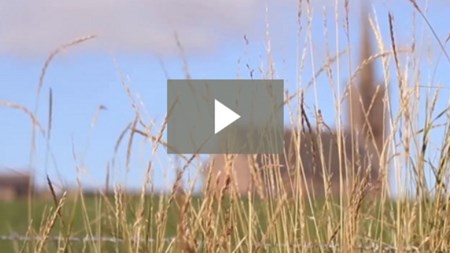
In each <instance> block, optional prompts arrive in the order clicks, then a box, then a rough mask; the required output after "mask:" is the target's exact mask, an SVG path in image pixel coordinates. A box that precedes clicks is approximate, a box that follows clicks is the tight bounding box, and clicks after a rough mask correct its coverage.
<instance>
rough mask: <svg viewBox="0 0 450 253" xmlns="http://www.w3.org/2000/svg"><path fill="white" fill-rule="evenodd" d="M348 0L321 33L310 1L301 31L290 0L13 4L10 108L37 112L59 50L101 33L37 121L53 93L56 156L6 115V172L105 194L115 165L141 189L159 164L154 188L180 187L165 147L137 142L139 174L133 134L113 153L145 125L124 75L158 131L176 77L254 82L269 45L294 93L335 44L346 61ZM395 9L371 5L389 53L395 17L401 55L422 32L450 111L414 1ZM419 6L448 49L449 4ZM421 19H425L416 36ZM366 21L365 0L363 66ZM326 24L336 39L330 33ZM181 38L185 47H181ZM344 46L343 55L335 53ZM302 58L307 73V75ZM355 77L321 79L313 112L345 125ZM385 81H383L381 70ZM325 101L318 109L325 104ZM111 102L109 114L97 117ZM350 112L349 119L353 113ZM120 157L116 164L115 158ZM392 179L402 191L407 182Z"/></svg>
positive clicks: (2, 133)
mask: <svg viewBox="0 0 450 253" xmlns="http://www.w3.org/2000/svg"><path fill="white" fill-rule="evenodd" d="M337 2H338V4H339V6H340V7H339V8H340V9H339V11H338V14H339V18H338V22H337V24H336V22H335V16H334V15H335V11H334V10H335V8H334V4H335V1H325V0H322V1H316V2H315V3H314V5H313V9H312V15H313V18H312V24H311V26H312V28H311V31H312V33H309V32H308V27H307V26H308V22H307V20H308V17H307V15H308V14H307V13H308V10H307V9H306V4H305V3H304V4H303V7H302V8H301V9H302V17H301V22H300V25H301V30H300V31H299V22H298V21H297V13H298V6H297V1H291V0H283V1H271V0H267V1H256V0H245V1H238V0H230V1H224V0H223V1H217V2H216V3H215V4H211V2H209V1H208V2H206V1H200V0H189V1H179V0H173V1H158V0H154V1H149V2H144V1H130V3H128V2H127V3H126V4H125V2H121V1H118V0H117V1H111V2H109V1H108V2H106V1H98V2H96V3H95V4H92V3H91V2H90V1H77V2H73V3H54V2H51V1H43V0H41V1H36V3H33V4H28V2H27V4H24V3H21V2H20V1H16V2H9V1H8V2H6V1H5V2H2V3H0V20H1V22H0V23H1V24H0V38H1V39H0V101H12V102H15V103H19V104H21V105H23V106H26V107H27V108H29V109H30V110H31V111H34V108H35V103H36V100H37V98H36V90H37V86H38V80H39V75H40V71H41V69H42V66H43V63H44V61H45V59H46V57H47V55H48V54H49V52H51V51H52V50H53V49H55V48H57V47H58V46H60V45H62V44H65V43H67V42H69V41H71V40H73V39H75V38H77V37H80V36H83V35H91V34H94V35H97V38H95V39H93V40H91V41H86V42H85V43H83V44H80V45H77V46H74V47H73V48H70V49H68V50H67V51H65V52H63V53H61V54H60V55H58V56H57V57H56V58H55V59H54V61H52V63H51V65H50V67H49V68H48V72H47V75H46V79H45V83H44V86H43V89H42V92H41V95H40V99H39V110H38V111H37V115H36V116H37V117H38V119H39V121H40V123H41V124H42V125H43V126H44V128H46V127H47V121H48V117H47V111H48V92H49V89H50V88H51V89H52V91H53V122H52V132H51V139H50V144H49V147H50V149H47V144H46V139H45V138H43V137H42V136H38V137H37V138H36V140H37V145H36V147H37V149H36V151H35V152H33V153H32V152H31V149H30V147H31V122H30V120H29V118H28V117H27V116H26V115H25V114H24V113H21V112H19V111H17V110H13V109H11V108H7V107H0V118H1V119H2V121H1V124H0V168H1V167H3V168H4V169H3V170H6V171H8V170H18V171H21V170H25V169H27V168H33V169H34V170H35V175H36V180H37V182H38V184H39V185H44V182H45V181H44V180H45V175H46V174H49V176H50V177H51V178H52V179H53V180H54V181H55V182H56V183H57V185H58V186H60V187H64V186H75V185H76V184H77V178H78V179H79V180H80V182H81V183H82V185H83V186H85V187H103V186H104V184H105V178H106V171H107V169H106V168H107V166H109V167H110V175H111V181H112V182H113V183H118V184H123V185H125V186H127V187H130V188H134V189H138V188H139V187H140V186H142V184H143V182H144V175H145V171H146V169H147V164H148V161H149V160H151V161H152V163H153V165H154V171H153V174H152V175H153V180H152V181H153V184H154V186H155V188H157V189H169V188H170V183H171V182H172V180H173V175H174V171H175V167H176V164H177V159H176V157H175V156H169V155H167V154H165V150H164V149H163V148H160V150H159V151H158V152H157V153H156V154H152V146H151V144H150V143H149V142H148V141H146V140H144V139H142V138H140V137H137V138H136V139H135V142H134V145H133V149H132V150H133V152H132V159H131V163H130V166H129V167H127V166H126V164H125V161H126V149H127V141H128V137H126V138H125V141H124V142H123V143H122V145H121V146H120V148H119V150H118V152H117V154H116V155H115V153H114V147H115V144H116V141H117V139H118V137H119V135H120V133H121V131H122V130H123V129H124V128H125V126H126V125H127V124H129V123H130V122H131V121H133V119H134V111H133V108H132V103H131V100H130V97H128V96H127V93H126V91H125V89H124V87H123V85H122V84H121V79H124V80H125V81H126V83H127V85H128V86H129V87H130V89H131V92H132V97H133V98H134V100H135V101H136V102H138V103H139V110H140V112H141V114H142V115H143V117H144V121H145V122H146V124H147V125H149V126H153V127H152V129H151V131H152V133H153V134H157V133H158V130H159V128H160V127H161V124H162V122H163V119H164V116H165V113H166V80H167V78H172V79H177V78H185V77H186V67H185V66H186V64H185V63H187V67H188V72H189V74H190V76H191V77H192V78H196V79H203V78H205V79H234V78H244V79H247V78H250V69H251V70H253V71H254V72H253V73H254V74H253V77H254V78H267V77H269V75H268V69H269V66H268V62H269V55H268V48H269V46H268V41H270V49H271V50H270V53H271V54H272V56H271V57H272V62H273V63H274V67H275V75H274V76H273V77H274V78H280V79H284V80H285V86H286V89H287V90H289V92H291V93H292V92H294V91H295V90H296V89H297V87H302V88H304V87H305V86H306V83H308V82H309V80H310V79H311V77H312V73H314V72H315V71H317V70H318V69H319V68H320V67H321V66H322V65H323V64H324V63H325V59H326V53H327V47H328V48H329V51H330V54H331V55H335V54H336V52H337V51H340V50H343V49H345V47H346V46H347V41H346V38H345V35H344V33H343V31H344V22H343V21H344V19H343V17H344V16H343V15H344V12H343V11H342V8H343V7H342V6H343V1H337ZM392 2H393V1H387V0H386V1H372V2H370V4H369V6H370V14H371V16H372V17H374V18H375V21H376V22H378V25H379V26H380V29H381V32H382V39H383V41H384V42H385V43H386V46H389V45H390V39H389V28H388V18H387V16H388V15H387V13H388V12H391V13H392V14H393V16H394V18H395V20H394V22H395V27H394V29H395V31H396V40H397V41H398V45H399V47H402V48H405V47H407V46H410V43H411V39H412V36H413V34H415V36H416V37H417V45H416V46H417V48H418V50H417V54H416V55H415V57H417V59H418V60H420V64H418V65H417V68H418V69H420V78H419V80H420V82H421V83H423V85H424V86H430V85H431V86H437V85H441V86H442V87H444V88H443V89H442V90H441V92H440V97H439V99H438V102H437V108H438V109H437V110H436V111H442V110H443V109H444V108H445V107H446V106H447V105H448V100H449V99H448V98H449V95H450V92H449V90H448V89H449V87H450V85H449V84H448V80H449V74H448V71H447V69H448V68H449V67H450V64H449V62H448V61H447V60H445V58H444V57H442V56H439V55H440V54H441V52H442V51H441V50H440V49H439V47H438V44H437V42H436V40H435V39H434V38H433V37H432V35H431V32H430V30H429V29H428V27H427V26H426V25H425V23H424V22H423V19H422V18H421V17H420V16H418V15H417V13H416V12H415V11H414V9H413V8H412V6H411V4H410V3H409V1H396V2H395V3H392ZM25 6H27V7H25ZM420 6H421V7H423V8H424V9H425V6H428V7H427V8H428V9H427V12H426V15H427V17H428V18H429V20H430V22H431V24H432V25H433V27H434V29H435V30H436V33H437V34H438V36H439V38H440V39H441V40H442V41H444V40H445V39H446V38H447V37H448V34H449V32H450V22H449V21H450V18H449V17H448V13H449V12H448V11H450V7H448V6H446V4H445V3H444V1H432V2H430V3H428V4H427V3H426V2H424V3H422V2H421V3H420ZM413 13H416V17H415V23H416V27H415V30H414V28H413V23H414V22H413V21H414V17H413V16H414V15H413ZM360 15H361V14H360V8H358V4H355V3H352V4H351V18H350V36H351V41H350V45H351V46H352V50H353V51H352V62H353V66H352V68H353V69H354V68H355V67H356V65H357V61H358V59H359V58H358V57H359V56H358V49H359V44H358V42H359V36H360V31H361V28H360V24H361V22H360ZM324 17H326V19H325V20H326V22H327V27H328V28H327V29H328V33H329V34H328V39H327V38H325V36H324V26H323V24H324V22H325V21H324ZM336 28H337V29H338V30H337V31H338V32H337V33H336ZM175 34H176V35H175ZM337 35H338V37H337ZM244 36H245V39H244ZM308 36H310V37H308ZM176 37H177V38H178V41H179V43H180V45H181V47H182V48H180V47H179V46H177V41H176V39H175V38H176ZM337 43H338V44H339V48H338V49H339V50H337V49H336V44H337ZM447 49H448V47H447ZM303 53H304V55H305V58H304V67H303V68H302V69H301V71H299V69H300V67H299V65H300V62H301V60H300V59H301V56H302V54H303ZM413 59H414V58H413V57H407V56H405V55H402V56H401V57H400V60H401V63H402V64H410V65H409V66H412V65H411V64H412V62H413ZM378 64H379V63H378ZM390 64H391V67H390V74H391V78H392V83H394V84H395V85H396V79H395V74H396V71H395V69H394V67H393V61H392V59H391V60H390ZM378 66H380V65H378ZM406 66H408V65H404V68H405V69H406ZM348 73H349V70H348V55H344V56H343V57H342V58H341V61H340V65H339V71H338V66H337V64H335V65H333V76H334V78H333V80H334V81H333V83H330V82H329V79H328V78H327V77H326V76H325V75H321V76H320V77H319V78H318V79H317V80H316V84H317V86H316V88H317V89H316V90H315V89H313V88H310V89H307V90H306V102H307V106H308V107H307V110H308V112H309V114H310V115H311V116H313V110H314V109H320V110H321V111H322V113H323V115H324V118H325V121H326V123H327V124H329V125H331V126H334V125H335V122H336V112H335V109H334V108H335V103H336V101H335V100H334V94H333V90H337V89H339V87H341V90H342V87H343V85H344V84H345V81H346V80H347V79H348ZM379 74H380V80H382V73H381V72H380V73H379ZM395 85H393V86H392V87H391V91H392V96H393V99H392V106H393V111H394V113H397V112H398V110H396V108H398V92H397V89H396V87H395ZM409 85H412V82H411V83H410V84H409ZM427 92H429V93H430V92H431V93H430V94H431V95H432V94H433V93H432V92H434V89H425V88H423V89H421V90H420V94H421V97H420V99H419V103H417V105H418V107H419V108H420V109H419V110H420V111H421V113H420V114H419V119H418V122H419V123H418V126H417V128H416V130H418V129H420V127H421V124H420V123H421V122H422V124H423V118H424V113H423V109H422V108H424V104H425V100H426V97H427V96H428V95H427ZM431 95H429V96H430V97H431ZM316 97H317V98H318V101H315V98H316ZM316 102H317V104H316ZM100 105H103V106H105V107H106V108H107V110H102V111H100V112H99V113H98V114H97V109H98V107H99V106H100ZM293 106H294V107H295V105H293ZM344 109H345V108H344ZM286 112H288V109H286ZM287 114H288V113H287ZM436 114H437V113H436ZM341 116H342V119H343V120H344V119H345V116H344V115H341ZM94 118H96V120H95V122H94ZM288 122H289V120H288V119H286V123H287V124H288ZM444 122H445V121H444ZM443 136H444V135H443V131H442V129H436V130H434V131H433V133H432V142H434V143H436V147H435V149H433V147H432V148H431V150H430V154H429V155H430V162H431V163H436V161H434V160H433V159H436V155H437V154H438V152H437V151H439V149H438V148H439V145H440V144H441V142H442V140H443ZM412 145H413V144H412ZM30 154H33V155H32V156H30ZM52 157H54V159H53V158H52ZM114 157H115V163H113V162H112V161H113V158H114ZM203 158H204V157H203ZM433 161H434V162H433ZM199 162H200V161H196V164H197V165H198V163H199ZM194 170H195V169H192V171H194ZM190 174H191V176H192V175H194V174H195V173H193V172H192V173H190ZM393 174H395V173H393ZM394 177H395V176H393V177H392V178H394ZM391 181H392V182H393V183H392V184H393V185H395V184H396V183H395V182H398V179H397V180H396V179H391Z"/></svg>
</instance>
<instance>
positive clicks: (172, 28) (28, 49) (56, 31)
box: [0, 0, 264, 55]
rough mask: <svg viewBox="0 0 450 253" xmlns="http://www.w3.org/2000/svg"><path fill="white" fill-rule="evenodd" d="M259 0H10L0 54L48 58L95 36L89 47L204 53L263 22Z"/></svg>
mask: <svg viewBox="0 0 450 253" xmlns="http://www.w3.org/2000/svg"><path fill="white" fill-rule="evenodd" d="M263 15H264V2H263V1H259V0H128V1H125V0H96V1H89V0H77V1H54V0H34V1H28V0H14V1H1V2H0V53H3V54H4V53H6V54H18V55H33V54H47V53H48V52H50V51H51V50H53V49H54V48H56V47H58V46H60V45H62V44H64V43H67V42H69V41H71V40H73V39H75V38H77V37H81V36H85V35H97V36H98V37H97V39H96V40H95V42H89V43H88V44H89V46H88V47H90V48H93V49H96V50H98V49H102V50H107V51H109V50H113V51H126V52H128V51H131V52H133V51H137V52H141V51H146V52H155V53H159V54H165V53H172V52H174V50H176V41H175V36H174V34H175V32H176V33H177V35H178V37H179V39H180V42H181V43H182V45H183V47H184V48H185V50H188V51H191V50H207V49H210V48H213V47H215V46H217V45H219V43H220V42H222V41H224V40H225V39H226V38H230V37H232V38H242V36H243V35H244V34H245V33H248V32H251V30H252V27H253V26H254V25H255V24H256V22H257V21H258V20H259V21H260V20H263V18H264V17H263Z"/></svg>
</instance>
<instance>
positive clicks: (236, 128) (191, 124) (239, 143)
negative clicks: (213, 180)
mask: <svg viewBox="0 0 450 253" xmlns="http://www.w3.org/2000/svg"><path fill="white" fill-rule="evenodd" d="M167 87H168V88H167V152H168V153H169V154H282V153H283V147H284V145H283V140H284V137H283V136H284V128H283V119H284V116H283V108H284V96H283V91H284V88H283V81H282V80H191V79H189V80H168V81H167Z"/></svg>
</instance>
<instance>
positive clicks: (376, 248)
mask: <svg viewBox="0 0 450 253" xmlns="http://www.w3.org/2000/svg"><path fill="white" fill-rule="evenodd" d="M43 239H44V237H41V236H24V235H0V241H15V242H29V241H39V240H43ZM46 240H48V241H70V242H75V243H87V242H104V243H113V244H120V243H124V242H125V241H126V240H125V239H122V238H118V237H107V236H84V237H77V236H69V237H62V236H49V237H47V238H46ZM175 240H176V238H175V237H167V238H163V239H162V241H163V242H164V243H173V242H174V241H175ZM131 241H137V239H131ZM140 241H142V240H140ZM156 241H157V239H154V238H149V239H148V240H147V242H149V243H155V242H156ZM197 242H198V243H199V244H200V245H201V244H203V241H201V240H199V241H197ZM254 245H255V246H263V247H264V248H276V247H281V248H302V249H323V250H339V249H340V246H339V244H318V243H303V244H300V243H280V244H276V243H264V245H261V244H258V243H254ZM355 249H357V250H361V251H370V252H380V251H381V252H398V251H401V252H419V248H418V247H415V246H407V247H401V248H400V247H396V246H393V245H383V246H380V245H379V244H378V243H368V244H360V245H358V246H357V247H355ZM421 252H424V251H421ZM425 252H427V251H425ZM428 252H431V251H428Z"/></svg>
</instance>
